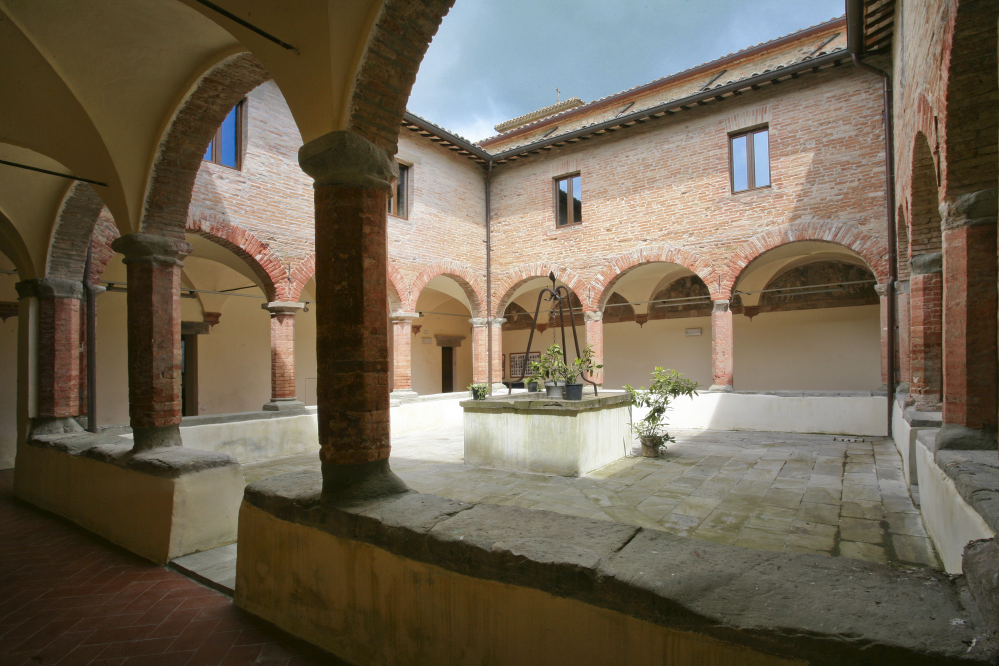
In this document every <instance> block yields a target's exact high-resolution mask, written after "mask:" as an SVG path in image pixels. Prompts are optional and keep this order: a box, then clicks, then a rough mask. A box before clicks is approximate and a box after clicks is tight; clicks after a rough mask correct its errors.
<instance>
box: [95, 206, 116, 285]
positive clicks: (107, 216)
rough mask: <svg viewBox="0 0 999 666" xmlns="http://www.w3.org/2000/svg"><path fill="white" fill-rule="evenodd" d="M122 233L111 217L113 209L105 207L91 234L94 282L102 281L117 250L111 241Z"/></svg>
mask: <svg viewBox="0 0 999 666" xmlns="http://www.w3.org/2000/svg"><path fill="white" fill-rule="evenodd" d="M120 235H121V234H119V233H118V227H117V226H116V225H115V223H114V218H113V217H111V211H109V210H108V209H107V208H106V207H105V208H104V210H102V211H101V214H100V216H99V217H98V218H97V224H95V225H94V231H93V233H92V234H91V236H90V250H91V255H92V260H91V262H90V281H91V282H92V283H93V284H98V283H99V282H100V280H101V275H103V274H104V271H105V269H107V267H108V264H109V263H111V260H112V259H114V254H115V252H114V250H113V249H112V248H111V243H113V242H114V240H115V239H116V238H118V237H119V236H120Z"/></svg>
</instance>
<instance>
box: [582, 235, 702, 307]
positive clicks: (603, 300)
mask: <svg viewBox="0 0 999 666" xmlns="http://www.w3.org/2000/svg"><path fill="white" fill-rule="evenodd" d="M654 263H662V264H677V265H678V266H683V267H684V268H686V269H687V270H689V271H691V272H692V273H694V274H696V275H697V276H698V277H700V278H701V280H703V281H704V284H706V285H707V286H708V290H709V291H710V292H711V293H712V294H714V291H713V286H717V284H718V281H717V273H716V272H715V269H714V267H713V266H712V265H711V262H709V261H708V260H707V259H705V258H703V257H701V256H700V255H698V254H696V253H694V252H691V251H690V250H685V249H683V248H678V247H671V246H669V245H648V246H645V247H640V248H636V249H634V250H631V251H630V252H626V253H624V254H622V255H621V256H619V257H617V258H616V259H614V260H613V261H611V262H610V263H609V264H607V266H605V267H604V268H603V270H601V271H600V273H598V274H597V277H596V278H595V279H594V280H593V282H591V283H590V291H591V293H592V294H598V296H596V297H595V298H593V299H592V303H593V307H594V308H595V309H597V310H603V309H604V306H605V305H607V299H609V298H610V296H611V294H612V293H614V285H615V284H617V282H618V280H620V279H621V278H623V277H624V276H625V274H627V273H628V271H630V270H631V269H633V268H638V267H639V266H642V265H644V264H654Z"/></svg>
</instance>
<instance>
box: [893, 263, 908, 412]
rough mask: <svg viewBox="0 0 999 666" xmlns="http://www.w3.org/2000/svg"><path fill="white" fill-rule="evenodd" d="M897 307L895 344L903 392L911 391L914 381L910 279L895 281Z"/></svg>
mask: <svg viewBox="0 0 999 666" xmlns="http://www.w3.org/2000/svg"><path fill="white" fill-rule="evenodd" d="M895 294H896V299H897V300H896V307H895V317H896V322H897V326H898V336H897V338H896V340H895V344H896V346H897V349H898V352H897V354H898V363H897V364H896V366H895V367H896V370H897V372H898V390H899V391H900V392H903V393H908V392H909V385H910V384H911V383H912V368H911V364H910V358H909V333H910V328H911V323H910V321H909V281H908V280H899V281H898V282H896V283H895Z"/></svg>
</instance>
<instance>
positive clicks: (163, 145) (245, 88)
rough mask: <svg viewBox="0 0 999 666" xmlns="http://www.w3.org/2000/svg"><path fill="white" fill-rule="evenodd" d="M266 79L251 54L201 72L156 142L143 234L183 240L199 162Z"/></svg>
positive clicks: (238, 55)
mask: <svg viewBox="0 0 999 666" xmlns="http://www.w3.org/2000/svg"><path fill="white" fill-rule="evenodd" d="M268 79H270V75H269V74H268V73H267V71H266V70H265V69H264V66H263V65H261V64H260V61H259V60H257V59H256V57H255V56H253V55H252V54H250V53H239V54H236V55H233V56H230V57H228V58H226V59H225V60H223V61H222V62H220V63H218V64H217V65H215V66H214V67H212V68H211V69H210V70H208V71H207V72H205V74H204V76H202V77H201V78H200V79H199V80H198V82H197V83H196V84H195V86H194V89H193V91H192V92H191V94H190V95H189V96H188V97H187V99H186V100H185V101H184V103H183V104H182V105H181V107H180V108H179V109H178V110H177V113H176V114H175V115H174V117H173V119H172V121H171V122H170V126H169V129H167V131H166V134H165V135H164V136H163V139H162V140H161V141H160V145H159V150H158V151H157V157H156V162H155V163H154V164H153V169H152V173H151V175H150V185H149V191H148V193H147V195H146V200H145V205H144V207H143V212H142V223H141V225H140V228H141V231H142V233H149V234H157V235H162V236H168V237H171V238H183V237H184V230H185V225H186V223H187V214H188V208H189V207H190V204H191V193H192V192H193V191H194V182H195V179H196V178H197V175H198V169H199V168H200V167H201V161H202V158H203V157H204V155H205V150H207V148H208V144H209V143H211V141H212V137H214V136H215V132H216V130H217V129H218V128H219V126H220V125H221V124H222V121H223V120H225V117H226V115H227V114H228V113H229V111H231V110H232V107H234V106H235V105H236V104H237V103H238V102H239V101H240V100H241V99H243V98H244V97H245V96H246V95H247V94H248V93H249V92H250V91H251V90H253V89H254V88H256V87H257V86H259V85H260V84H261V83H264V82H265V81H267V80H268Z"/></svg>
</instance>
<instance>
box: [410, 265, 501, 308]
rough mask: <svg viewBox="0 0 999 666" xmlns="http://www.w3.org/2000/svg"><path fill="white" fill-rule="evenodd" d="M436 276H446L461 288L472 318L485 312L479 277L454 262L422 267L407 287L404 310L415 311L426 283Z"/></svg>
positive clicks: (484, 300)
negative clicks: (407, 298)
mask: <svg viewBox="0 0 999 666" xmlns="http://www.w3.org/2000/svg"><path fill="white" fill-rule="evenodd" d="M438 275H446V276H447V277H449V278H451V279H452V280H454V281H455V282H457V283H458V285H459V286H460V287H461V289H462V291H464V292H465V296H466V297H467V298H468V304H469V305H470V306H471V309H472V317H481V316H482V312H483V311H484V310H485V302H486V298H485V290H484V289H483V288H482V282H481V281H480V280H479V276H478V275H476V273H475V271H473V270H472V269H471V268H470V267H469V266H466V265H465V264H460V263H458V262H456V261H441V262H434V263H432V264H430V265H429V266H426V267H424V269H423V270H421V271H420V272H419V273H418V274H417V276H416V277H415V278H413V281H412V283H410V285H409V300H408V302H407V304H406V309H407V310H410V311H413V310H415V309H416V303H417V301H419V300H420V294H421V293H422V292H423V288H424V287H426V286H427V283H428V282H430V281H431V280H432V279H434V278H435V277H437V276H438Z"/></svg>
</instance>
